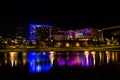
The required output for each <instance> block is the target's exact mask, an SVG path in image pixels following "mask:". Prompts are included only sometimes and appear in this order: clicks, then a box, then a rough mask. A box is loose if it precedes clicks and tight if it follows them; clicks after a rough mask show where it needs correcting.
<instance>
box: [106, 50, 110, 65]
mask: <svg viewBox="0 0 120 80" xmlns="http://www.w3.org/2000/svg"><path fill="white" fill-rule="evenodd" d="M106 56H107V63H109V61H110V52H109V51H106Z"/></svg>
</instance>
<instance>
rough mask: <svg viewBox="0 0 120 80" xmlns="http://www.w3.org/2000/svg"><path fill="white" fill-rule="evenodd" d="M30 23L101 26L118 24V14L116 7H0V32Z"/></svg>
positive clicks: (62, 25) (7, 32)
mask: <svg viewBox="0 0 120 80" xmlns="http://www.w3.org/2000/svg"><path fill="white" fill-rule="evenodd" d="M30 23H36V24H48V25H53V26H59V27H62V28H65V27H71V28H75V27H78V26H82V27H98V28H103V27H109V26H114V25H120V15H119V10H118V9H117V8H115V9H113V8H73V9H71V8H0V24H1V26H0V28H1V29H0V34H3V33H6V34H9V32H10V33H11V32H12V33H14V31H15V28H16V27H24V28H26V27H28V25H29V24H30ZM10 30H11V31H10Z"/></svg>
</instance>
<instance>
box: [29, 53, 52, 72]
mask: <svg viewBox="0 0 120 80" xmlns="http://www.w3.org/2000/svg"><path fill="white" fill-rule="evenodd" d="M53 54H54V53H50V52H29V53H28V63H29V71H30V72H43V71H49V70H50V69H51V68H52V66H53V59H54V57H53Z"/></svg>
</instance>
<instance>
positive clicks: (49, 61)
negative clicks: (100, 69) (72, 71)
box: [0, 51, 120, 73]
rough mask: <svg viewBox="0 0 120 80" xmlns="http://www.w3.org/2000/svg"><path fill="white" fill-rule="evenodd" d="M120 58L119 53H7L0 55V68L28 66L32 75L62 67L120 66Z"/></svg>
mask: <svg viewBox="0 0 120 80" xmlns="http://www.w3.org/2000/svg"><path fill="white" fill-rule="evenodd" d="M119 56H120V52H118V51H79V52H77V51H76V52H54V51H50V52H6V53H0V66H4V65H10V66H11V67H12V68H14V67H22V66H27V67H28V68H27V69H28V70H29V72H30V73H36V72H48V71H50V70H51V69H53V68H54V67H61V66H68V67H72V66H80V67H89V66H93V67H94V66H100V65H103V64H109V63H114V64H119V62H120V59H119ZM53 66H54V67H53Z"/></svg>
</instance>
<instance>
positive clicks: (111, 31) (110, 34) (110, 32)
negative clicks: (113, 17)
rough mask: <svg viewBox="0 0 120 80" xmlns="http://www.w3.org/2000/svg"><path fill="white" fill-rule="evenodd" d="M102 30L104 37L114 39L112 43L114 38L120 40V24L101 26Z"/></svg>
mask: <svg viewBox="0 0 120 80" xmlns="http://www.w3.org/2000/svg"><path fill="white" fill-rule="evenodd" d="M102 31H103V35H104V38H105V39H110V40H112V41H113V40H114V42H112V43H113V44H114V43H115V40H117V41H118V42H120V26H112V27H108V28H103V29H102Z"/></svg>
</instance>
